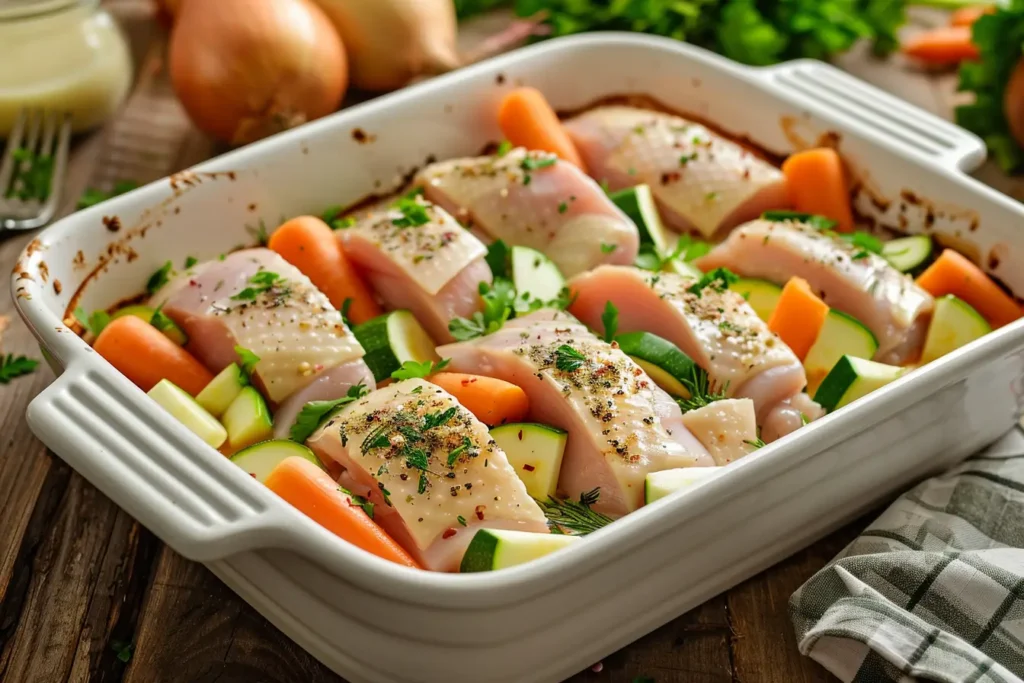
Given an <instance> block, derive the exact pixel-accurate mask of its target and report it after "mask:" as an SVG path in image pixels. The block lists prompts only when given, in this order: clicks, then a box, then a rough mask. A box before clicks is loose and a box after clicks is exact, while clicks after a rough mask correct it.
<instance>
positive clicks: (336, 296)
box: [267, 216, 381, 324]
mask: <svg viewBox="0 0 1024 683" xmlns="http://www.w3.org/2000/svg"><path fill="white" fill-rule="evenodd" d="M267 246H268V247H270V248H271V249H273V250H274V251H276V252H277V253H278V254H280V255H281V256H282V257H283V258H284V260H285V261H287V262H288V263H290V264H292V265H293V266H295V267H296V268H298V269H299V270H301V271H302V272H303V273H304V274H305V276H306V277H308V278H309V279H310V280H311V281H312V282H313V284H314V285H316V288H317V289H319V290H320V291H321V292H323V293H324V294H325V295H326V296H327V298H328V299H330V301H331V305H333V306H334V307H335V308H337V309H339V310H340V309H341V307H342V306H343V305H344V304H345V300H346V299H351V300H352V304H351V307H350V308H349V311H348V317H349V320H351V321H352V322H353V323H355V324H359V323H364V322H366V321H367V320H370V319H372V318H376V317H377V316H378V315H380V314H381V309H380V306H378V305H377V302H376V301H374V299H373V294H372V293H371V291H370V288H369V287H368V286H367V285H366V283H365V282H363V279H362V277H360V275H359V273H357V272H356V269H355V267H354V266H353V265H352V263H351V262H350V261H349V260H348V257H347V256H345V251H344V250H343V249H342V247H341V242H340V241H339V240H338V237H337V235H335V234H334V231H333V230H331V229H330V228H329V227H328V226H327V224H326V223H324V222H323V221H322V220H320V219H319V218H316V217H315V216H299V217H298V218H293V219H291V220H290V221H288V222H286V223H285V224H284V225H282V226H281V227H279V228H278V229H277V230H275V231H274V232H273V234H271V235H270V241H269V242H268V243H267Z"/></svg>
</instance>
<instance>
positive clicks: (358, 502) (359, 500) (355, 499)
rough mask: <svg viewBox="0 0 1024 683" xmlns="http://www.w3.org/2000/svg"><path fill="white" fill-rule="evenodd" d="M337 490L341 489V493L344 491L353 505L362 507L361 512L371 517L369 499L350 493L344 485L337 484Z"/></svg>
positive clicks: (371, 508) (371, 511)
mask: <svg viewBox="0 0 1024 683" xmlns="http://www.w3.org/2000/svg"><path fill="white" fill-rule="evenodd" d="M338 490H339V491H341V492H342V493H344V494H345V495H346V496H348V497H349V498H351V499H352V504H353V505H355V506H356V507H359V508H362V509H363V512H365V513H366V516H367V517H369V518H370V519H373V503H371V502H370V501H368V500H366V499H365V498H363V497H362V496H357V495H356V494H354V493H352V492H351V491H349V490H348V489H347V488H345V487H344V486H339V487H338Z"/></svg>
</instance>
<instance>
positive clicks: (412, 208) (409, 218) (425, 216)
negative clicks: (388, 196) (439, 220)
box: [391, 197, 430, 228]
mask: <svg viewBox="0 0 1024 683" xmlns="http://www.w3.org/2000/svg"><path fill="white" fill-rule="evenodd" d="M393 206H394V208H396V209H398V210H399V211H401V212H402V217H401V218H395V219H393V220H392V221H391V224H392V225H395V226H397V227H399V228H413V227H418V226H420V225H426V224H427V223H429V222H430V214H429V213H427V207H426V206H424V205H423V204H421V203H420V202H418V201H416V199H414V198H410V197H402V198H401V199H399V200H398V201H397V202H395V203H394V205H393Z"/></svg>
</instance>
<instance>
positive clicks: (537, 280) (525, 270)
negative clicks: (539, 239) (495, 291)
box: [511, 246, 565, 301]
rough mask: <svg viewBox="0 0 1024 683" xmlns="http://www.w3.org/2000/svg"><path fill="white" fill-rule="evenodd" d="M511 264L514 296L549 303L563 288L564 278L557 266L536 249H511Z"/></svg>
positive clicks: (516, 247)
mask: <svg viewBox="0 0 1024 683" xmlns="http://www.w3.org/2000/svg"><path fill="white" fill-rule="evenodd" d="M511 264H512V284H513V285H515V288H516V295H517V296H520V297H523V298H525V299H526V300H528V301H532V300H533V299H540V300H541V301H551V300H552V299H555V298H557V297H558V294H559V292H561V291H562V289H563V288H564V287H565V278H564V277H563V276H562V273H561V271H559V270H558V266H556V265H555V264H554V262H553V261H552V260H551V259H549V258H548V257H547V256H545V255H544V254H542V253H540V252H539V251H537V250H536V249H530V248H529V247H519V246H515V247H512V257H511Z"/></svg>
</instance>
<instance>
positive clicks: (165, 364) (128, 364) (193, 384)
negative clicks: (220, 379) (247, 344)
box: [93, 315, 213, 396]
mask: <svg viewBox="0 0 1024 683" xmlns="http://www.w3.org/2000/svg"><path fill="white" fill-rule="evenodd" d="M93 349H95V350H96V353H98V354H100V355H101V356H103V357H104V358H106V359H107V361H109V362H110V364H111V365H113V366H114V367H115V368H117V369H118V370H119V371H120V372H121V374H122V375H124V376H125V377H127V378H128V379H130V380H131V381H132V382H134V383H135V384H136V386H138V387H139V388H140V389H142V390H143V391H149V390H150V389H152V388H153V386H154V385H156V383H157V382H159V381H160V380H162V379H168V380H170V381H171V382H173V383H174V384H176V385H178V386H179V387H181V388H182V389H184V390H185V391H187V392H188V393H189V394H191V395H192V396H195V395H196V394H198V393H199V392H200V391H202V390H203V387H205V386H206V385H207V384H209V383H210V380H212V379H213V375H212V374H211V373H210V371H209V370H207V369H206V367H205V366H203V364H202V363H200V362H199V361H198V360H196V359H195V358H193V357H192V355H191V354H189V352H188V351H186V350H185V349H183V348H181V347H180V346H178V345H177V344H175V343H174V342H172V341H171V340H170V339H168V338H167V337H166V336H165V335H164V333H163V332H161V331H160V330H158V329H156V328H155V327H153V326H152V325H150V324H149V323H148V322H146V321H145V320H143V319H141V318H137V317H136V316H134V315H125V316H121V317H120V318H114V319H113V320H111V321H110V323H109V324H108V325H107V326H106V327H104V328H103V331H102V332H100V334H99V336H98V337H97V338H96V341H95V343H93Z"/></svg>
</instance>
